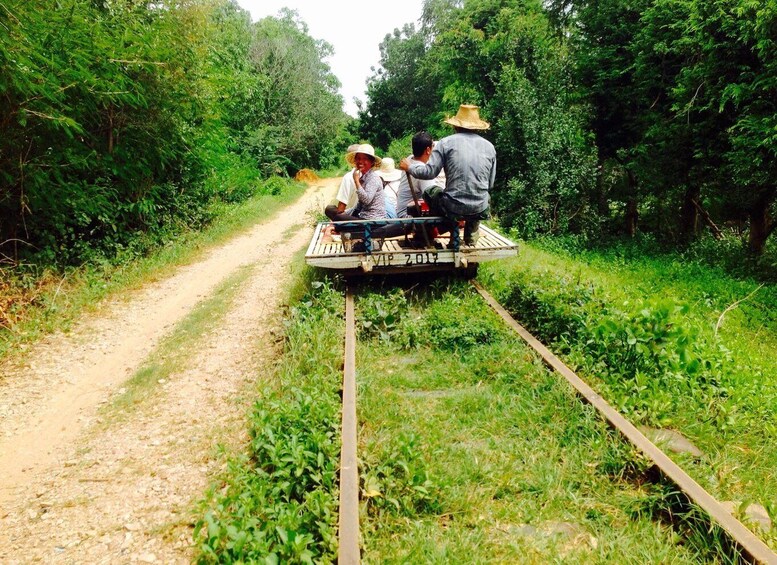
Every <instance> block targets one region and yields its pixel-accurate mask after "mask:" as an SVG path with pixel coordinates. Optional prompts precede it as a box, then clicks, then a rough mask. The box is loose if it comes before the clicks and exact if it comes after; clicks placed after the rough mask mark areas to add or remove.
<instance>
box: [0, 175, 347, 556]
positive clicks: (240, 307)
mask: <svg viewBox="0 0 777 565" xmlns="http://www.w3.org/2000/svg"><path fill="white" fill-rule="evenodd" d="M336 185H337V180H336V179H327V180H323V181H318V182H313V183H311V185H310V188H309V189H308V190H307V192H306V193H305V195H304V196H303V197H302V198H301V199H300V200H299V201H298V202H297V203H295V204H293V205H292V206H290V207H288V208H287V209H285V210H284V211H283V212H282V213H281V214H279V215H278V216H276V217H274V218H272V219H270V220H268V221H266V222H264V223H262V224H260V225H257V226H256V227H254V228H253V229H251V230H250V231H249V232H247V233H246V234H244V235H241V236H239V237H236V238H235V239H233V240H232V241H230V242H228V243H227V244H225V245H223V246H221V247H219V248H218V249H213V250H212V251H211V252H210V253H208V255H207V256H206V257H205V258H204V259H203V260H201V261H199V262H197V263H196V264H192V265H189V266H186V267H183V268H181V269H179V270H178V272H177V273H176V274H175V275H174V276H171V277H170V278H168V279H165V280H162V281H159V282H156V283H153V284H149V285H147V287H145V288H144V289H142V290H141V291H138V292H137V293H133V295H132V296H130V297H124V298H125V300H118V299H117V300H114V301H113V302H112V303H111V304H108V305H106V307H105V308H102V309H101V311H103V312H104V314H101V315H99V316H93V317H91V318H90V319H87V320H84V321H82V322H80V323H79V324H77V325H76V327H75V328H74V329H73V330H71V331H70V332H69V333H68V334H66V335H55V336H51V337H49V338H47V339H45V340H43V341H42V342H41V343H38V344H36V345H35V346H34V348H33V350H32V351H31V352H30V354H29V355H28V356H27V359H29V361H28V364H27V365H26V366H22V367H19V366H15V367H12V366H9V365H8V363H6V364H5V366H2V365H0V375H2V379H0V477H2V484H0V562H1V563H17V562H18V563H29V562H36V561H40V562H44V563H134V562H140V563H144V562H145V563H154V562H164V563H178V562H181V563H188V562H189V561H190V560H191V556H192V550H191V546H192V537H191V533H192V528H191V526H192V520H193V519H194V518H195V517H196V516H195V512H196V511H195V509H194V508H193V506H194V503H195V502H196V501H197V500H199V499H201V498H202V497H203V495H204V493H205V490H206V489H207V487H208V485H209V484H210V482H211V481H212V480H213V477H214V474H215V473H216V471H217V470H218V468H219V466H220V465H222V464H223V460H224V457H223V455H221V454H220V451H221V450H220V448H219V446H227V448H228V447H229V446H235V445H239V443H240V441H241V440H242V439H243V434H244V433H245V432H244V430H245V415H246V407H247V406H248V405H249V404H250V401H251V394H252V389H253V386H254V383H256V382H257V381H260V380H261V378H262V372H263V367H266V366H268V364H269V363H270V362H271V361H272V359H273V357H274V355H275V353H276V352H277V346H276V345H273V343H274V340H273V335H272V334H273V331H274V330H275V329H277V327H278V326H277V324H278V322H279V315H278V314H279V308H280V307H281V300H282V297H283V295H284V288H285V287H286V284H287V282H288V278H289V266H290V264H291V259H292V256H293V254H294V253H295V252H297V251H298V250H299V249H300V248H302V247H303V246H304V245H306V244H307V242H308V241H309V239H310V235H311V233H312V229H311V227H310V225H311V218H310V215H309V212H311V211H312V210H315V209H318V210H321V209H323V206H324V204H325V203H326V202H327V201H328V200H329V199H330V198H331V197H332V196H333V194H334V192H335V189H336ZM240 269H247V270H248V276H247V277H241V280H242V282H241V283H240V284H239V287H238V288H237V289H236V291H235V292H236V294H235V296H234V299H233V300H232V301H231V303H230V304H231V306H230V308H229V310H228V312H227V313H226V315H225V316H224V317H223V319H219V320H218V322H217V323H216V324H215V326H214V327H211V328H210V329H209V331H208V333H207V335H206V336H205V337H199V338H198V339H200V342H199V344H200V345H199V346H198V347H197V348H196V349H194V351H196V352H197V353H196V354H194V355H192V356H191V358H190V359H187V360H186V362H185V363H182V364H181V367H180V368H179V369H178V370H176V371H174V372H173V373H172V374H171V375H170V376H169V378H162V379H159V382H157V383H155V384H153V385H152V387H151V398H150V399H147V400H146V401H144V402H142V403H139V404H137V405H135V406H132V407H130V408H129V409H127V410H126V412H123V413H120V414H115V413H110V412H106V411H105V410H104V409H105V407H106V406H109V405H110V403H111V402H112V400H113V399H115V398H116V397H117V396H119V395H121V394H122V393H124V392H125V391H126V383H125V381H126V380H127V379H128V378H129V377H131V376H132V375H133V374H134V373H135V371H136V370H138V368H140V367H142V366H144V362H145V361H146V360H147V359H148V358H149V355H151V354H152V353H153V352H154V351H155V349H156V348H157V347H158V345H159V344H160V341H161V340H162V339H164V338H165V336H166V335H169V334H170V332H172V331H173V330H174V329H175V328H176V325H177V324H179V322H181V321H182V320H184V319H185V317H186V316H187V315H189V314H190V313H191V312H192V310H193V309H194V308H195V306H196V305H197V304H199V303H202V302H203V301H205V300H207V299H209V298H210V297H211V296H212V295H213V293H214V291H215V290H216V289H217V287H218V285H219V284H221V283H222V282H223V281H225V280H227V279H228V277H230V276H231V275H233V274H235V273H236V272H237V271H238V270H240ZM106 414H107V415H106Z"/></svg>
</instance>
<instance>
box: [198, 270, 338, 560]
mask: <svg viewBox="0 0 777 565" xmlns="http://www.w3.org/2000/svg"><path fill="white" fill-rule="evenodd" d="M314 287H315V290H314V291H312V292H311V293H309V294H308V295H307V296H305V297H303V299H302V300H301V301H300V303H299V304H297V305H296V306H295V307H294V308H293V309H292V311H291V315H290V316H289V318H288V320H287V321H286V331H287V335H286V350H285V354H284V356H283V359H282V361H281V363H280V364H279V365H278V366H277V367H276V369H277V372H278V377H279V383H278V384H279V386H278V387H277V388H272V389H270V390H268V391H265V392H264V393H263V394H261V395H260V398H259V400H257V402H256V403H255V405H254V409H253V412H252V415H251V421H250V429H249V435H250V443H249V446H248V453H247V455H246V456H245V457H242V458H237V459H235V460H233V461H231V462H230V465H229V468H228V470H227V473H226V477H225V481H226V484H225V485H224V486H223V488H222V489H221V490H220V491H219V494H217V495H216V496H215V500H214V501H213V502H212V503H211V509H210V510H208V511H207V512H205V513H204V517H203V518H202V519H201V520H200V521H199V522H198V523H197V525H196V527H195V537H196V539H197V543H198V548H199V551H200V554H199V557H198V560H199V561H200V562H202V563H238V562H256V561H263V562H268V563H278V562H302V563H312V562H317V563H318V562H323V563H331V562H333V561H334V555H335V552H336V549H337V530H336V525H337V496H338V491H337V484H338V477H337V469H338V461H339V454H340V438H339V414H340V398H339V395H338V392H339V384H340V377H341V375H340V363H341V360H342V331H338V328H342V322H341V315H342V314H341V312H342V294H341V293H340V292H338V291H337V290H336V289H335V288H334V287H333V286H332V285H331V284H324V283H314ZM321 328H326V331H323V332H322V331H321Z"/></svg>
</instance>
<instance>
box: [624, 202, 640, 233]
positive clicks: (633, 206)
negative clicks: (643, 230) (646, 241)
mask: <svg viewBox="0 0 777 565" xmlns="http://www.w3.org/2000/svg"><path fill="white" fill-rule="evenodd" d="M625 219H626V233H627V234H629V236H630V237H634V236H635V235H637V221H638V220H639V212H638V211H637V199H636V198H633V197H632V198H629V199H628V200H627V201H626V218H625Z"/></svg>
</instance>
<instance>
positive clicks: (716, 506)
mask: <svg viewBox="0 0 777 565" xmlns="http://www.w3.org/2000/svg"><path fill="white" fill-rule="evenodd" d="M472 285H473V286H474V287H475V289H477V291H478V292H479V293H480V295H481V296H482V297H483V299H484V300H485V301H486V302H487V303H488V305H489V306H491V308H493V309H494V311H495V312H496V313H497V314H499V315H500V316H501V317H502V319H503V320H505V322H506V323H507V325H508V326H510V327H511V328H512V329H513V330H515V332H516V333H517V334H518V335H520V336H521V338H523V340H524V341H525V342H526V343H527V344H528V345H529V346H530V347H531V348H532V349H534V350H535V351H536V352H537V353H539V354H540V356H541V357H542V359H543V361H545V363H547V364H548V365H549V366H551V367H552V368H553V369H555V370H556V371H558V372H559V373H561V375H562V376H563V377H564V378H565V379H566V380H567V382H569V384H570V385H572V387H573V388H575V390H577V392H578V393H579V394H580V395H581V396H582V397H583V398H585V400H587V401H588V402H589V403H590V404H591V405H592V406H593V407H594V408H596V410H597V411H598V412H599V413H600V414H601V415H602V416H603V417H604V418H605V419H606V420H607V421H608V422H609V423H610V425H612V426H613V427H614V428H615V429H616V430H618V432H620V433H621V434H622V435H623V436H625V437H626V438H627V439H628V440H629V441H630V442H631V443H632V444H633V445H634V446H635V447H637V449H639V450H640V451H642V453H644V454H645V455H646V456H647V457H648V458H649V459H650V460H651V461H652V462H653V463H654V464H655V465H656V466H657V467H658V469H659V470H660V471H661V472H662V473H663V474H664V475H665V476H666V477H668V478H669V479H670V480H671V481H672V482H674V484H675V485H677V486H678V487H679V488H680V490H681V491H682V492H683V493H685V495H686V496H687V497H688V498H689V499H690V500H692V501H693V502H694V503H695V504H697V505H698V506H699V507H700V508H702V509H703V510H704V511H705V512H707V514H708V515H709V516H710V517H711V518H712V519H713V520H714V521H715V522H716V523H717V524H718V525H719V526H720V527H721V528H722V529H723V530H724V531H725V532H726V533H727V534H728V535H729V537H730V538H731V539H732V540H733V541H734V542H735V543H736V544H737V545H738V546H739V547H740V548H741V549H742V551H743V552H744V553H745V554H747V555H748V556H749V557H750V558H751V559H752V560H753V561H754V562H757V563H764V564H768V565H777V554H775V552H774V551H772V550H771V549H770V548H769V546H767V545H766V544H765V543H764V542H763V541H761V539H760V538H758V537H757V536H756V535H755V534H753V532H751V531H750V530H749V529H747V528H746V527H745V526H744V525H743V524H742V523H741V522H740V521H739V520H737V519H736V518H734V516H732V515H731V514H730V513H729V512H728V511H727V510H726V509H725V508H724V507H723V506H722V505H721V504H720V502H718V501H717V500H716V499H715V498H714V497H713V496H712V495H711V494H709V493H708V492H707V491H706V490H704V488H702V487H701V485H699V484H698V483H697V482H696V481H694V480H693V479H692V478H691V477H690V476H689V475H688V474H687V473H686V472H685V471H683V470H682V468H680V467H679V466H678V465H677V464H676V463H675V462H674V461H672V460H671V459H670V458H669V457H668V456H667V455H666V454H665V453H664V452H663V451H661V450H660V449H659V448H658V447H657V446H656V445H655V444H653V443H652V442H651V441H650V440H649V439H648V438H647V437H645V435H644V434H642V432H640V431H639V430H638V429H637V428H636V427H635V426H634V425H633V424H632V423H631V422H629V421H628V420H627V419H626V418H625V417H624V416H622V415H621V414H620V413H619V412H618V411H617V410H615V409H614V408H613V407H612V406H610V405H609V404H608V403H607V401H606V400H604V399H603V398H602V397H601V396H599V395H598V394H597V393H596V391H594V390H593V389H592V388H591V387H590V386H588V385H587V384H586V383H585V382H584V381H583V380H582V379H581V378H580V377H578V376H577V375H576V374H575V373H574V372H573V371H572V370H571V369H570V368H569V367H567V366H566V365H565V364H564V363H563V362H562V361H561V360H559V358H558V357H556V356H555V355H553V353H551V352H550V350H548V348H546V347H545V346H544V345H543V344H542V343H540V341H539V340H537V338H535V337H534V336H533V335H532V334H531V333H529V332H528V331H527V330H526V329H525V328H524V327H523V326H521V325H520V324H519V323H518V322H517V321H516V320H515V319H514V318H513V317H512V316H511V315H510V313H509V312H507V310H505V309H504V308H503V307H502V305H501V304H499V303H498V302H497V301H496V300H495V299H494V298H493V297H492V296H491V295H490V294H489V293H488V291H486V290H485V289H484V288H483V287H482V286H481V285H480V284H478V283H477V282H476V281H472Z"/></svg>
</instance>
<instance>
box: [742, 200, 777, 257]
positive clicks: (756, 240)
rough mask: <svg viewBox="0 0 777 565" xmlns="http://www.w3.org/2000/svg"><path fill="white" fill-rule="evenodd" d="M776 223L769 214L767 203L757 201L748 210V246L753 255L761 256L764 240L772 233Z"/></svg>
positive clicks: (764, 244)
mask: <svg viewBox="0 0 777 565" xmlns="http://www.w3.org/2000/svg"><path fill="white" fill-rule="evenodd" d="M775 226H777V223H775V222H774V220H773V219H772V217H771V215H770V214H769V202H768V201H766V202H764V201H759V202H758V203H757V204H756V205H755V206H754V207H753V208H752V209H751V210H750V237H749V240H748V246H749V248H750V251H751V252H753V253H754V254H755V255H762V254H763V252H764V247H765V246H766V240H767V238H768V237H769V235H770V234H771V233H772V231H774V228H775Z"/></svg>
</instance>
